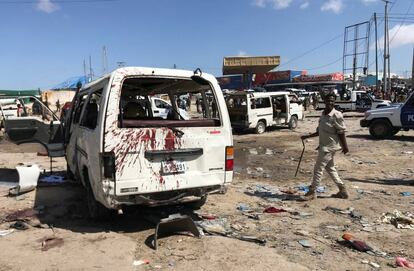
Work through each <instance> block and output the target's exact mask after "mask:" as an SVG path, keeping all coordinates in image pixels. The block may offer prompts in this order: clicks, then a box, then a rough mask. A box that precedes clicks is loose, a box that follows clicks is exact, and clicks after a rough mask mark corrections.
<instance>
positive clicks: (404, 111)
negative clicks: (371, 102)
mask: <svg viewBox="0 0 414 271" xmlns="http://www.w3.org/2000/svg"><path fill="white" fill-rule="evenodd" d="M360 125H361V127H368V128H369V133H370V134H371V135H372V136H373V137H374V138H376V139H385V138H390V137H392V136H394V135H395V134H397V133H398V132H399V131H400V130H402V129H403V130H406V131H408V130H410V129H414V92H413V93H412V94H411V96H410V97H409V98H408V99H407V100H406V101H405V103H403V104H393V105H391V106H387V107H384V108H379V109H373V110H368V111H367V112H365V116H364V118H363V119H362V120H361V121H360Z"/></svg>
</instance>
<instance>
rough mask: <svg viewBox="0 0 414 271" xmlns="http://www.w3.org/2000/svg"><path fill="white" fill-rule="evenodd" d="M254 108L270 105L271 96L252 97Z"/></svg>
mask: <svg viewBox="0 0 414 271" xmlns="http://www.w3.org/2000/svg"><path fill="white" fill-rule="evenodd" d="M250 107H251V108H252V109H255V108H267V107H270V98H268V97H267V98H254V99H251V106H250Z"/></svg>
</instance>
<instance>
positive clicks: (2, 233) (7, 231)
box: [0, 229, 14, 237]
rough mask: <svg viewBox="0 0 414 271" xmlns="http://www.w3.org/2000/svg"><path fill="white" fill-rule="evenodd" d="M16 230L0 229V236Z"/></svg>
mask: <svg viewBox="0 0 414 271" xmlns="http://www.w3.org/2000/svg"><path fill="white" fill-rule="evenodd" d="M12 232H14V230H13V229H10V230H4V231H0V237H2V236H6V235H9V234H10V233H12Z"/></svg>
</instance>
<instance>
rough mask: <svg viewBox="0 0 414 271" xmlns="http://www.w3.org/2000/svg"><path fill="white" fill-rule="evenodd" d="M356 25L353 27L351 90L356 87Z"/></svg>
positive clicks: (357, 29)
mask: <svg viewBox="0 0 414 271" xmlns="http://www.w3.org/2000/svg"><path fill="white" fill-rule="evenodd" d="M358 31H359V28H358V25H357V26H355V30H354V57H353V62H352V90H355V87H356V80H357V79H356V76H357V73H356V69H357V52H358V51H357V49H358Z"/></svg>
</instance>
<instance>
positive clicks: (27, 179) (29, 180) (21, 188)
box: [9, 163, 40, 196]
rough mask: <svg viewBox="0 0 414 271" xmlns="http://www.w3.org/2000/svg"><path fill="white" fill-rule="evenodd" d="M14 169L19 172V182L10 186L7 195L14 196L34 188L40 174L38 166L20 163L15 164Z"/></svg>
mask: <svg viewBox="0 0 414 271" xmlns="http://www.w3.org/2000/svg"><path fill="white" fill-rule="evenodd" d="M16 170H17V173H18V174H19V184H18V185H17V186H15V187H12V188H10V190H9V195H12V196H16V195H20V194H22V193H26V192H30V191H32V190H34V189H35V188H36V186H37V180H38V179H39V175H40V168H39V166H38V165H36V164H25V163H20V164H18V165H17V166H16Z"/></svg>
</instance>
